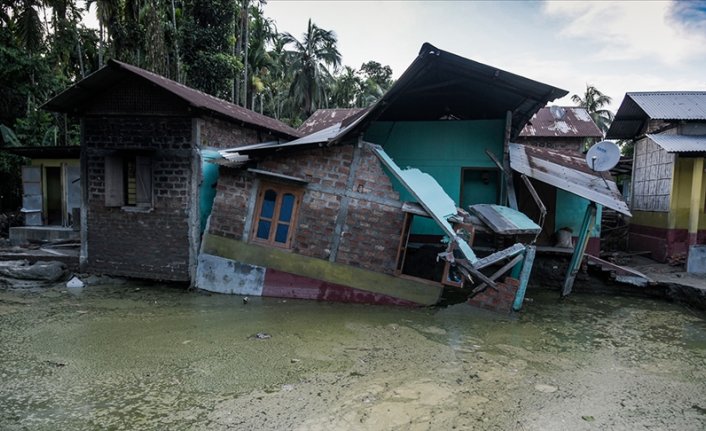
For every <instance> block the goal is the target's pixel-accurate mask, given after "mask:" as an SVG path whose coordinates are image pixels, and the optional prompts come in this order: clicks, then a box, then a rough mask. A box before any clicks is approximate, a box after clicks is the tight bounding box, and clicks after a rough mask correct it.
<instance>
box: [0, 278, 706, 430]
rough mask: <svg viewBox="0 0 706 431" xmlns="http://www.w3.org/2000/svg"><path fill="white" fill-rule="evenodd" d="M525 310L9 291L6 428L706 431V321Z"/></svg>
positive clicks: (579, 305) (657, 304)
mask: <svg viewBox="0 0 706 431" xmlns="http://www.w3.org/2000/svg"><path fill="white" fill-rule="evenodd" d="M528 296H529V297H530V298H532V299H533V302H531V303H528V304H526V305H525V309H524V310H523V312H522V313H520V314H519V315H518V316H516V317H514V318H509V317H504V316H497V315H494V314H491V313H486V312H481V311H477V310H474V309H472V308H471V307H469V306H467V305H465V304H460V305H455V306H452V307H448V308H427V309H408V308H391V307H381V306H362V305H350V304H327V303H317V302H311V301H295V300H286V301H285V300H281V299H268V298H265V299H260V298H251V300H250V302H249V303H248V304H243V301H242V299H241V298H240V297H233V296H221V295H212V296H207V295H204V294H201V293H196V292H187V291H184V290H179V289H174V288H166V287H160V286H154V285H152V286H150V285H140V284H125V285H117V286H91V287H87V288H86V289H84V290H83V291H80V292H69V291H67V290H66V289H65V288H51V289H36V290H32V291H28V290H0V429H2V430H20V429H22V430H24V429H30V430H57V429H63V430H83V429H87V430H94V429H111V430H134V429H159V430H163V429H170V430H200V429H213V430H221V429H233V430H241V429H242V430H250V429H252V430H268V429H271V430H297V429H299V430H336V429H355V430H358V429H371V430H377V429H381V430H389V429H399V430H427V429H431V430H442V429H443V430H447V429H479V430H493V429H497V430H508V429H517V430H568V429H570V430H582V429H586V430H589V429H591V430H595V429H630V430H634V429H665V430H666V429H678V430H703V429H706V321H705V320H704V316H703V315H700V314H696V313H694V312H692V311H690V310H688V309H686V308H684V307H682V306H680V305H676V304H670V303H667V302H662V301H655V300H648V299H635V298H619V297H608V296H590V295H575V296H573V297H571V298H569V299H568V300H564V301H558V300H557V299H556V296H557V293H556V292H551V291H530V292H529V293H528ZM258 333H266V334H267V335H270V336H271V337H270V338H267V337H264V338H262V339H260V338H258V337H257V336H255V334H258Z"/></svg>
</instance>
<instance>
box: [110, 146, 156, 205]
mask: <svg viewBox="0 0 706 431" xmlns="http://www.w3.org/2000/svg"><path fill="white" fill-rule="evenodd" d="M105 205H106V206H108V207H151V206H152V160H151V159H150V157H148V156H136V155H113V156H107V157H106V158H105Z"/></svg>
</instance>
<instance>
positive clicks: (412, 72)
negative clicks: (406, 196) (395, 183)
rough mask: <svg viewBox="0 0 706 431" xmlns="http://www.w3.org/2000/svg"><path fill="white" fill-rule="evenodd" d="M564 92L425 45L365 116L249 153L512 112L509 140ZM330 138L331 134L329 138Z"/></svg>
mask: <svg viewBox="0 0 706 431" xmlns="http://www.w3.org/2000/svg"><path fill="white" fill-rule="evenodd" d="M566 94H568V92H567V91H565V90H562V89H559V88H556V87H552V86H550V85H547V84H543V83H541V82H537V81H533V80H531V79H529V78H525V77H522V76H519V75H515V74H513V73H510V72H506V71H504V70H500V69H497V68H495V67H492V66H488V65H485V64H482V63H478V62H476V61H473V60H469V59H467V58H463V57H460V56H458V55H456V54H452V53H450V52H446V51H443V50H440V49H438V48H436V47H434V46H433V45H431V44H429V43H425V44H423V45H422V48H421V50H420V51H419V55H418V56H417V58H416V59H415V60H414V61H413V62H412V64H411V65H410V66H409V67H408V68H407V70H406V71H405V72H404V73H403V74H402V76H400V78H399V79H398V80H397V81H395V83H394V84H393V85H392V87H391V88H390V89H389V90H388V91H387V92H386V93H385V94H384V95H383V96H382V97H381V98H380V99H379V100H378V101H377V102H376V103H375V104H374V105H373V106H371V107H370V108H369V109H368V110H365V111H360V112H359V113H358V114H355V115H351V116H349V117H348V118H347V119H345V120H344V121H343V122H342V123H341V125H340V126H339V129H338V131H336V130H335V129H331V128H333V127H334V126H335V125H334V126H331V128H329V129H330V130H329V129H326V130H328V131H329V132H330V133H326V134H322V135H319V136H321V138H320V139H318V140H316V141H314V140H313V139H311V136H306V137H304V138H301V139H298V140H295V141H292V142H288V143H286V144H283V145H281V146H272V147H268V148H260V149H253V150H251V152H253V153H257V152H268V151H274V150H279V149H282V148H285V147H286V148H290V149H291V148H293V147H297V146H307V145H314V144H326V145H334V144H336V143H340V142H341V141H344V140H348V139H355V138H356V137H358V136H361V135H362V134H363V133H364V131H365V130H366V129H367V127H368V125H369V124H370V123H372V122H374V121H436V120H440V119H458V120H487V119H505V116H506V113H507V112H508V111H510V112H512V125H511V136H512V137H517V136H518V135H519V133H520V130H521V129H522V127H523V126H524V125H525V124H526V123H527V121H528V120H529V119H530V118H531V117H532V115H534V114H535V113H536V112H537V111H538V110H539V109H540V108H541V107H543V106H544V105H546V104H547V103H548V102H550V101H552V100H555V99H558V98H560V97H563V96H565V95H566ZM334 132H335V133H334Z"/></svg>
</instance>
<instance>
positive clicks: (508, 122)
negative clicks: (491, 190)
mask: <svg viewBox="0 0 706 431" xmlns="http://www.w3.org/2000/svg"><path fill="white" fill-rule="evenodd" d="M511 128H512V111H507V113H506V114H505V138H504V139H503V167H504V170H505V172H506V173H507V175H506V176H505V189H506V191H507V205H508V206H509V207H510V208H512V209H515V210H516V209H517V208H518V207H517V195H516V194H515V184H514V182H513V180H512V169H510V133H511Z"/></svg>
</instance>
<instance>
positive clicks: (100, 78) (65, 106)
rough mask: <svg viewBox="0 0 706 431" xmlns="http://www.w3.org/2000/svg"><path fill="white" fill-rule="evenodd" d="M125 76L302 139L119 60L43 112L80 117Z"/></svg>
mask: <svg viewBox="0 0 706 431" xmlns="http://www.w3.org/2000/svg"><path fill="white" fill-rule="evenodd" d="M125 74H129V75H131V76H133V77H137V78H139V79H144V80H146V81H148V82H150V83H152V84H154V85H156V86H158V87H160V88H162V89H163V90H166V91H168V92H170V93H171V94H173V95H175V96H177V97H178V98H180V99H181V100H183V101H184V102H186V103H187V104H189V105H190V106H191V107H193V108H195V109H198V110H200V111H203V112H207V113H210V114H215V115H216V116H218V117H220V118H222V119H224V120H226V121H230V122H234V123H243V124H247V125H249V126H251V127H253V128H258V129H264V130H266V131H269V132H272V133H274V134H276V135H278V136H281V137H283V138H298V137H300V136H301V134H300V133H299V132H297V131H296V130H295V129H294V128H292V127H289V126H288V125H286V124H284V123H282V122H281V121H278V120H275V119H274V118H270V117H268V116H265V115H262V114H258V113H257V112H254V111H251V110H249V109H246V108H243V107H242V106H238V105H234V104H232V103H230V102H226V101H225V100H221V99H218V98H216V97H213V96H211V95H209V94H206V93H203V92H201V91H198V90H195V89H193V88H190V87H187V86H186V85H183V84H180V83H178V82H175V81H172V80H171V79H167V78H165V77H163V76H160V75H157V74H156V73H152V72H149V71H147V70H144V69H140V68H139V67H135V66H132V65H130V64H127V63H123V62H120V61H117V60H109V61H108V64H106V65H105V66H104V67H103V68H101V69H100V70H98V71H96V72H94V73H92V74H90V75H89V76H87V77H85V78H84V79H82V80H81V81H79V82H77V83H76V84H74V85H72V86H71V87H69V88H68V89H66V90H65V91H63V92H62V93H60V94H58V95H57V96H55V97H54V98H52V99H51V100H49V101H48V102H46V103H45V104H44V105H43V106H42V108H45V109H48V110H51V111H56V112H66V113H80V112H82V110H83V109H85V106H86V104H87V102H88V101H90V100H92V99H93V98H94V97H98V96H99V94H100V90H102V89H103V88H106V87H107V86H109V85H112V84H113V83H115V82H116V81H118V80H119V79H120V78H121V77H122V76H124V75H125Z"/></svg>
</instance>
